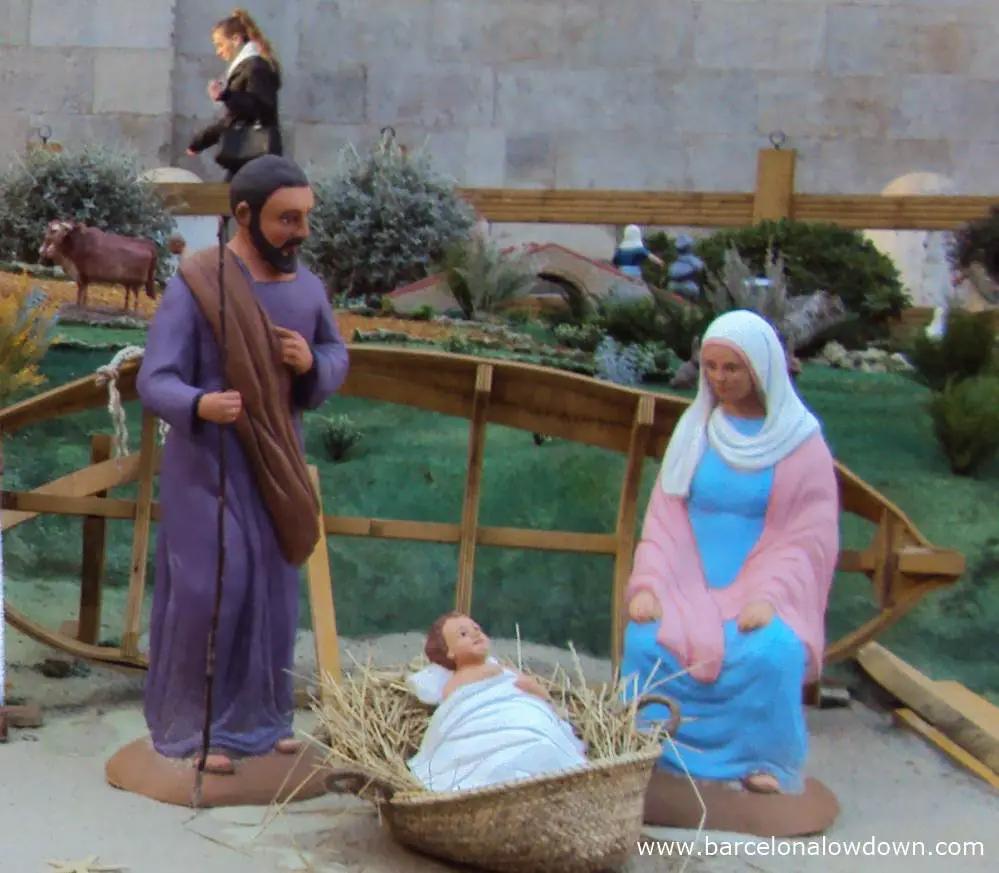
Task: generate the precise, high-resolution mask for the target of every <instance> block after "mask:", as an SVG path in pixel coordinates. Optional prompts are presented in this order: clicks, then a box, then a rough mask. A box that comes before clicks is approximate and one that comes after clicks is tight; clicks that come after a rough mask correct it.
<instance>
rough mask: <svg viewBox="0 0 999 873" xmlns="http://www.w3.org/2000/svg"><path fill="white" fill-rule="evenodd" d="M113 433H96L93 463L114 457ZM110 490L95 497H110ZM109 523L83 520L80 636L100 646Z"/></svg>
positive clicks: (96, 518)
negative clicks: (112, 450)
mask: <svg viewBox="0 0 999 873" xmlns="http://www.w3.org/2000/svg"><path fill="white" fill-rule="evenodd" d="M111 443H112V440H111V436H110V434H105V433H98V434H94V435H93V436H92V437H91V439H90V463H91V465H92V466H93V465H95V464H100V463H103V462H104V461H107V460H109V459H110V458H111ZM107 493H108V492H107V489H101V490H100V491H98V492H97V493H96V494H95V495H94V496H95V497H107ZM106 543H107V520H106V519H105V518H103V517H102V516H99V515H88V516H87V517H86V518H84V519H83V557H82V562H81V567H80V613H79V619H78V621H77V631H76V636H77V639H79V640H80V641H81V642H84V643H91V644H96V643H97V641H98V638H99V636H100V631H101V593H102V588H103V586H104V563H105V546H106Z"/></svg>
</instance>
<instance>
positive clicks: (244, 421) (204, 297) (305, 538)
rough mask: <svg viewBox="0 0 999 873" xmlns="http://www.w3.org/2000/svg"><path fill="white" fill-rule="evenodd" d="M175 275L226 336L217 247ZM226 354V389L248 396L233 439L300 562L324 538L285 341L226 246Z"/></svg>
mask: <svg viewBox="0 0 999 873" xmlns="http://www.w3.org/2000/svg"><path fill="white" fill-rule="evenodd" d="M178 272H179V273H180V276H181V278H182V279H183V280H184V281H185V282H186V283H187V286H188V288H190V289H191V293H192V294H193V295H194V299H195V301H197V304H198V308H199V309H200V310H201V312H202V314H203V315H204V316H205V318H206V319H207V320H208V323H209V324H210V325H211V328H212V332H213V334H214V335H215V339H216V341H220V339H221V333H220V328H221V312H220V302H221V300H220V296H219V253H218V248H207V249H202V250H200V251H197V252H194V253H192V254H190V255H188V256H186V257H185V258H183V259H182V260H181V263H180V267H179V270H178ZM225 294H226V298H225V306H226V319H225V320H226V345H227V349H226V355H225V362H224V365H225V374H226V378H227V380H228V383H229V385H230V386H231V388H232V389H233V390H234V391H238V392H239V394H240V396H241V397H242V399H243V411H242V413H241V414H240V416H239V418H238V419H237V420H236V434H237V436H238V438H239V441H240V443H241V444H242V446H243V450H244V451H245V452H246V456H247V458H248V459H249V462H250V468H251V469H252V470H253V472H254V476H255V478H256V482H257V487H258V488H259V489H260V492H261V496H262V497H263V500H264V504H265V506H266V507H267V512H268V514H269V515H270V518H271V522H272V523H273V525H274V529H275V532H276V534H277V539H278V544H279V546H280V548H281V553H282V554H283V555H284V557H285V560H287V561H288V562H289V563H290V564H293V565H295V566H300V565H301V564H303V563H304V562H305V561H306V560H307V559H308V557H309V555H310V554H312V550H313V549H314V548H315V546H316V543H317V542H318V541H319V536H320V530H319V500H318V498H317V495H316V492H315V488H314V487H313V485H312V480H311V478H310V476H309V470H308V467H307V465H306V462H305V454H304V453H303V451H302V447H301V444H300V443H299V441H298V437H297V436H296V434H295V428H294V423H293V419H292V399H291V397H292V372H291V370H290V369H289V368H288V367H287V366H286V365H285V364H284V363H283V362H282V360H281V357H282V356H281V341H280V339H279V338H278V334H277V331H276V329H275V327H274V324H273V322H272V321H271V320H270V318H269V316H268V315H267V313H266V312H265V311H264V308H263V307H262V306H261V305H260V301H259V300H258V299H257V295H256V294H255V293H254V292H253V289H252V288H251V287H250V284H249V281H248V280H247V277H246V276H245V275H244V274H243V271H242V269H241V268H240V264H239V262H238V261H237V259H236V256H235V255H234V254H233V253H232V251H231V250H230V249H229V247H228V246H226V247H225Z"/></svg>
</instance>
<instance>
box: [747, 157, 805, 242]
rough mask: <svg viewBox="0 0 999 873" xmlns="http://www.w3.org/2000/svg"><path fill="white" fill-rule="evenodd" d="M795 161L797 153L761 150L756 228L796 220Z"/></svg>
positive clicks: (755, 206) (757, 173) (758, 167)
mask: <svg viewBox="0 0 999 873" xmlns="http://www.w3.org/2000/svg"><path fill="white" fill-rule="evenodd" d="M796 157H797V153H796V152H795V151H794V149H787V150H786V151H781V150H780V149H776V148H773V149H761V150H760V151H759V153H758V154H757V161H756V193H755V196H754V197H753V224H758V223H759V222H761V221H777V220H778V219H781V218H791V217H792V216H793V212H794V170H795V164H796V160H795V159H796Z"/></svg>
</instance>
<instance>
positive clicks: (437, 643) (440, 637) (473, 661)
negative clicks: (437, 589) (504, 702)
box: [424, 612, 551, 701]
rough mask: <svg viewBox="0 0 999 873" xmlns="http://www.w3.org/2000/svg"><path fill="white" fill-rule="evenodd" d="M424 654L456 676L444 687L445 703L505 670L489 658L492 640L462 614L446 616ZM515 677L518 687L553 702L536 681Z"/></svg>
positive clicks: (433, 627) (436, 626) (429, 636)
mask: <svg viewBox="0 0 999 873" xmlns="http://www.w3.org/2000/svg"><path fill="white" fill-rule="evenodd" d="M424 654H426V656H427V659H428V660H429V661H430V663H431V664H437V665H438V666H439V667H443V668H444V669H445V670H450V671H451V672H452V673H453V674H454V675H453V676H451V678H450V679H448V681H447V683H446V684H445V685H444V691H443V692H442V694H441V699H442V700H447V699H448V698H449V697H450V696H451V695H452V694H453V693H454V692H455V691H456V690H457V689H459V688H461V687H462V686H463V685H468V684H469V683H470V682H478V681H480V680H482V679H491V678H492V677H493V676H499V675H500V674H502V673H503V668H502V667H501V666H500V665H499V664H498V663H497V662H496V661H495V659H493V658H490V657H489V637H487V636H486V635H485V633H483V631H482V628H481V627H479V624H478V622H476V621H474V620H473V619H471V618H469V617H468V616H467V615H463V614H462V613H460V612H449V613H447V614H445V615H442V616H441V617H440V618H439V619H437V621H435V622H434V623H433V625H431V627H430V633H428V634H427V643H426V646H425V647H424ZM515 675H516V679H515V680H514V683H513V684H514V687H515V688H519V689H520V690H521V691H526V692H527V693H528V694H533V695H534V696H535V697H539V698H541V699H542V700H545V701H548V700H551V697H550V695H549V694H548V691H547V690H546V689H545V688H544V686H543V685H542V684H541V683H540V682H538V681H537V680H536V679H532V678H531V677H530V676H525V675H524V674H523V673H519V672H516V673H515Z"/></svg>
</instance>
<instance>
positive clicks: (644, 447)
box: [611, 394, 656, 675]
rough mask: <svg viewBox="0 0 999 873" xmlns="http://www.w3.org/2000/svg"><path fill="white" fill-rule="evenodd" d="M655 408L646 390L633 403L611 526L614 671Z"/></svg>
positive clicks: (619, 651)
mask: <svg viewBox="0 0 999 873" xmlns="http://www.w3.org/2000/svg"><path fill="white" fill-rule="evenodd" d="M655 411H656V408H655V401H654V399H653V398H652V396H651V395H649V394H646V395H644V396H642V397H640V398H639V400H638V403H637V404H636V405H635V418H634V423H633V424H632V428H631V445H630V446H629V448H628V458H627V461H626V463H625V468H624V475H623V477H622V479H621V493H620V495H619V497H618V505H617V523H616V524H615V526H614V536H615V538H616V539H617V546H616V548H615V553H614V582H613V589H612V593H611V666H612V670H613V673H614V675H617V670H618V667H620V665H621V652H622V649H623V643H624V626H625V611H624V607H625V604H624V590H625V588H626V587H627V585H628V577H629V576H630V574H631V563H632V558H633V557H634V553H635V524H636V520H637V516H638V491H639V489H640V488H641V485H642V472H643V470H644V465H645V458H646V456H647V454H648V443H649V437H650V435H651V433H652V424H653V421H654V419H655Z"/></svg>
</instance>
